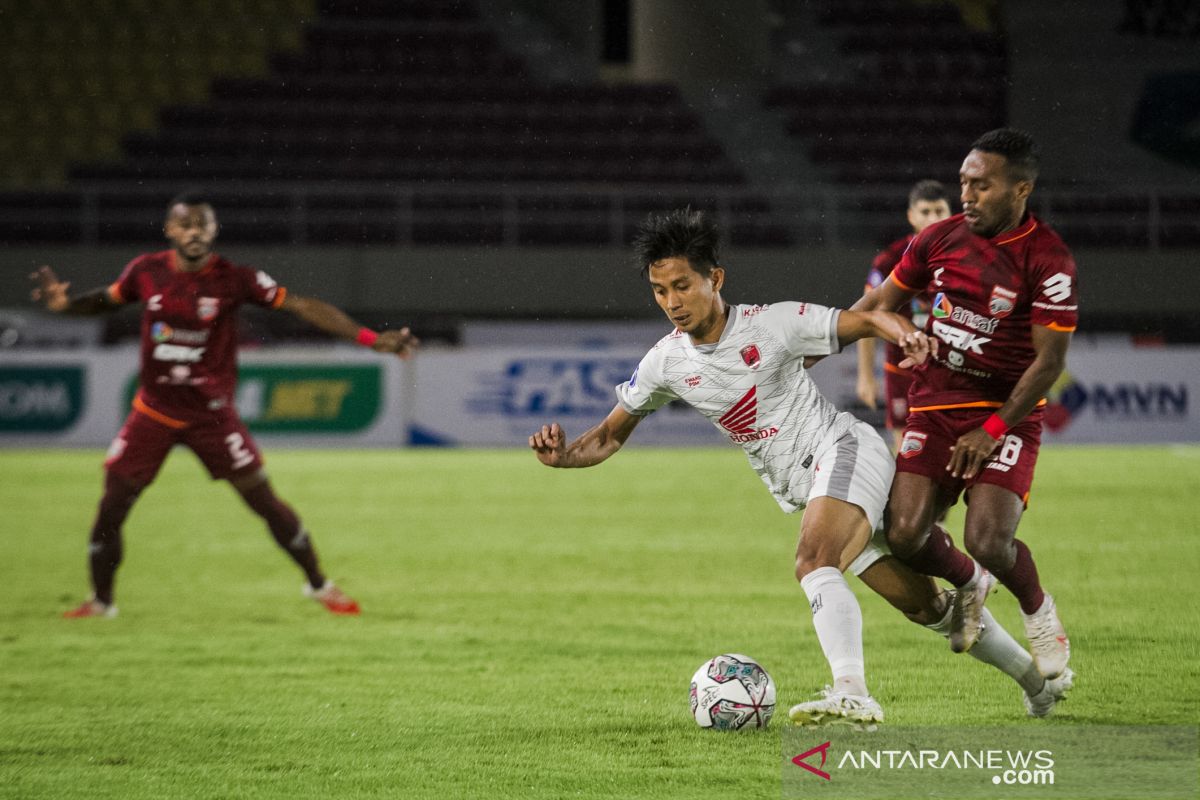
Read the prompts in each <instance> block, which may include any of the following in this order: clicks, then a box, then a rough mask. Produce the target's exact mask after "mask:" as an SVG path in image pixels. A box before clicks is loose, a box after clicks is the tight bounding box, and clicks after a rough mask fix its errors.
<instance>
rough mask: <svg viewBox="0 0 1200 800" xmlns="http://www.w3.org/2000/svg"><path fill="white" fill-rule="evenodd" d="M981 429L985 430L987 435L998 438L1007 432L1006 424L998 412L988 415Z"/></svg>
mask: <svg viewBox="0 0 1200 800" xmlns="http://www.w3.org/2000/svg"><path fill="white" fill-rule="evenodd" d="M983 429H984V431H986V432H987V435H988V436H990V437H992V438H993V439H999V438H1000V437H1001V436H1003V435H1004V434H1006V433H1008V425H1007V424H1006V423H1005V422H1004V420H1002V419H1000V415H999V414H992V415H991V416H990V417H988V418H987V420H986V421H985V422H984V423H983Z"/></svg>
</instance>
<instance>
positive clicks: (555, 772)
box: [0, 446, 1200, 800]
mask: <svg viewBox="0 0 1200 800" xmlns="http://www.w3.org/2000/svg"><path fill="white" fill-rule="evenodd" d="M268 457H269V463H268V466H269V468H270V471H271V474H272V477H273V479H274V482H275V485H276V488H277V489H278V491H279V493H280V494H281V496H283V497H284V498H285V499H287V500H288V501H289V502H291V503H292V504H293V506H295V507H296V509H297V510H298V512H299V513H300V515H301V517H302V518H303V519H304V521H305V523H306V524H307V526H308V528H309V529H310V530H311V531H312V534H313V536H314V539H315V541H316V544H317V547H318V550H319V552H320V553H321V556H322V560H323V563H324V565H325V567H326V569H327V570H328V572H329V574H330V575H331V576H332V577H333V578H334V579H336V580H337V581H338V582H339V584H340V585H342V586H343V588H345V589H346V590H347V591H348V592H349V593H351V594H352V595H353V596H355V597H356V598H357V599H358V600H359V601H360V602H361V603H362V605H363V608H364V614H363V616H362V617H361V618H359V619H347V618H335V617H333V616H331V615H329V614H327V613H326V612H324V611H323V610H322V609H321V608H319V607H318V606H317V605H316V604H314V603H312V602H311V601H308V600H305V599H303V598H302V597H301V596H300V585H301V582H302V580H301V577H300V574H299V572H298V571H297V570H296V569H295V568H294V567H293V565H292V564H291V562H290V561H288V560H287V559H286V558H285V557H284V555H283V554H282V553H280V552H279V551H278V550H277V549H276V547H275V545H274V544H273V543H272V541H271V539H270V537H269V535H268V534H267V533H266V531H265V529H264V528H263V527H262V526H261V524H260V523H259V522H258V520H257V518H255V517H254V516H252V514H251V513H250V512H249V510H248V509H246V508H244V507H243V506H242V504H241V503H240V501H239V500H238V499H237V497H236V495H235V494H234V493H233V492H232V491H231V490H230V489H229V488H228V487H227V486H225V485H223V484H219V483H211V482H209V481H208V479H207V477H206V476H205V475H204V473H203V471H202V469H201V468H200V466H199V465H198V464H197V462H196V461H195V459H194V458H193V457H192V456H191V455H190V454H188V453H186V452H185V451H177V452H176V453H175V454H174V455H173V456H172V457H171V459H169V460H168V463H167V466H166V468H165V469H164V471H163V473H162V475H161V476H160V478H159V480H158V482H157V483H156V484H154V485H153V486H152V487H151V488H150V489H149V490H148V491H147V492H146V494H145V495H144V496H143V497H142V499H141V501H140V502H139V504H138V505H137V507H136V508H135V509H134V512H133V514H132V516H131V518H130V520H129V522H128V524H127V526H126V540H125V541H126V545H125V551H126V557H125V563H124V566H123V568H122V570H121V572H120V574H119V576H118V583H117V598H118V604H119V606H120V608H121V616H120V617H119V618H118V619H116V620H111V621H110V620H80V621H67V620H62V619H59V618H58V614H59V613H60V612H61V611H63V610H64V609H66V608H68V607H69V606H71V605H73V604H74V603H77V602H79V601H80V600H81V599H82V598H83V597H84V595H85V594H86V587H87V577H86V576H87V573H86V561H85V559H86V553H85V549H86V538H87V531H88V528H89V526H90V524H91V520H92V516H93V514H94V510H95V504H96V501H97V500H98V498H99V492H100V482H101V470H100V461H101V454H100V453H99V452H91V451H87V452H54V451H14V450H7V451H4V452H3V453H2V454H0V508H3V510H4V514H3V523H2V525H3V530H4V534H3V537H2V538H0V543H2V545H3V552H4V558H3V564H4V566H3V568H2V571H0V575H2V576H3V586H4V590H5V591H4V593H3V597H4V603H3V604H2V605H0V665H2V669H0V774H2V775H3V779H2V780H0V797H13V798H18V797H19V798H55V799H56V800H57V799H59V798H72V797H80V798H83V797H87V798H104V797H113V798H118V797H119V798H143V797H144V798H164V797H189V798H218V797H221V798H223V797H238V798H242V797H279V798H284V797H286V798H296V797H327V798H346V797H354V798H360V797H362V798H371V797H380V798H382V797H405V798H418V797H428V798H468V797H479V798H493V797H522V798H525V797H529V798H559V797H583V798H601V797H605V798H610V797H611V798H616V797H654V798H659V797H662V798H665V797H679V798H685V797H686V798H695V797H710V796H716V795H721V796H739V797H778V796H779V792H780V782H779V781H780V765H781V758H780V743H779V736H778V733H776V732H775V730H774V729H775V728H776V726H782V725H784V724H786V722H787V721H786V709H787V707H788V705H790V704H792V703H796V702H799V701H802V700H804V699H807V698H808V696H809V695H810V693H811V692H813V691H814V690H816V689H818V688H820V687H821V686H822V685H823V684H824V683H826V682H828V680H829V676H828V674H827V667H826V665H825V663H824V660H823V659H822V658H821V654H820V650H819V647H818V645H817V642H816V638H815V635H814V633H813V631H812V628H811V625H810V623H809V620H808V616H809V614H808V609H807V605H806V602H805V599H804V596H803V593H802V592H801V590H800V588H799V586H798V585H797V584H796V582H795V580H794V578H793V577H792V574H791V571H792V551H793V547H794V544H795V536H796V531H797V530H798V524H799V516H798V515H793V516H787V515H784V514H782V513H780V512H779V510H778V508H777V507H776V506H775V504H774V502H773V501H772V500H771V498H770V497H769V496H768V494H767V493H766V491H765V490H764V489H763V487H762V485H761V483H760V482H759V481H758V479H757V478H756V477H755V476H754V474H753V473H752V472H751V471H750V470H749V469H748V468H747V466H746V464H745V461H744V458H743V457H742V456H741V454H740V453H738V452H737V451H736V450H733V449H732V448H730V449H719V450H674V451H669V450H645V449H642V450H639V449H636V448H631V449H630V450H628V451H626V452H624V453H621V454H620V455H618V456H617V457H616V458H615V459H614V460H612V461H610V462H609V463H607V464H605V465H603V466H601V467H598V468H594V469H591V470H578V471H553V470H549V469H546V468H544V467H542V466H541V465H539V464H537V463H536V461H535V459H534V458H533V457H532V456H531V455H529V454H528V453H526V452H522V451H512V452H477V451H425V452H422V451H402V452H382V451H371V452H347V451H323V452H314V451H286V450H279V449H275V450H271V449H270V447H269V446H268ZM1038 473H1039V474H1038V478H1037V481H1036V483H1035V486H1034V497H1033V505H1032V506H1031V508H1030V511H1029V512H1028V514H1027V516H1026V518H1025V520H1024V522H1023V524H1022V528H1021V537H1022V538H1023V539H1024V540H1025V541H1027V542H1028V543H1029V544H1030V546H1031V548H1032V549H1033V551H1034V554H1035V556H1036V558H1037V560H1038V566H1039V568H1040V570H1041V574H1042V576H1043V582H1044V584H1045V585H1046V586H1047V588H1048V589H1049V590H1050V591H1052V592H1053V593H1054V594H1055V596H1056V597H1057V599H1058V603H1059V607H1060V609H1061V612H1062V615H1063V618H1064V621H1065V623H1066V625H1067V628H1068V630H1069V632H1070V634H1071V639H1072V645H1073V649H1074V654H1073V659H1072V664H1073V666H1074V668H1075V670H1076V671H1077V673H1078V681H1077V688H1076V690H1075V691H1074V693H1073V694H1072V696H1071V698H1070V700H1069V702H1067V703H1066V704H1065V705H1063V706H1061V707H1060V710H1059V713H1058V714H1057V715H1056V716H1055V717H1054V718H1052V719H1050V720H1041V721H1038V720H1026V719H1025V718H1024V716H1023V713H1024V712H1023V708H1022V706H1021V703H1020V695H1019V692H1018V690H1017V689H1016V687H1015V685H1013V684H1012V683H1011V682H1010V681H1009V680H1008V679H1007V678H1005V677H1004V676H1002V675H1001V674H1000V673H998V672H995V671H994V670H990V669H989V668H986V667H984V666H983V665H981V664H979V663H978V662H975V661H974V660H972V659H969V658H967V657H956V656H953V655H952V654H951V653H950V652H949V651H948V649H947V648H946V645H945V644H944V642H943V641H942V640H940V639H938V638H936V637H934V636H933V635H932V634H930V633H929V632H928V631H925V630H922V629H920V628H917V627H916V626H914V625H912V624H910V623H908V622H906V621H905V620H904V619H903V618H902V617H901V616H900V615H898V614H897V613H896V612H894V611H892V610H891V609H890V608H888V607H887V606H886V605H885V604H884V603H883V602H882V601H880V600H879V599H878V598H876V597H875V596H874V595H872V594H870V593H869V592H868V591H866V590H865V588H864V587H863V586H862V585H861V584H859V583H858V582H856V581H853V580H852V582H851V585H852V586H854V588H855V591H856V592H857V593H858V595H859V597H860V599H861V600H862V603H863V612H864V616H865V639H866V654H867V666H868V681H869V682H870V685H871V687H872V690H873V693H874V694H875V696H876V697H877V698H879V700H880V701H881V702H882V703H883V706H884V708H885V710H886V712H887V715H888V724H889V725H892V724H894V725H921V724H937V725H945V724H963V725H970V726H977V725H994V724H1018V725H1024V724H1027V725H1031V726H1061V725H1073V724H1077V723H1081V722H1095V723H1118V724H1124V723H1137V724H1146V723H1175V724H1180V723H1182V724H1189V725H1192V724H1196V723H1197V722H1198V721H1200V702H1198V697H1197V695H1198V693H1197V690H1196V685H1195V674H1194V672H1195V665H1196V664H1197V661H1198V657H1197V656H1198V650H1200V647H1198V644H1197V643H1198V641H1200V635H1198V633H1197V627H1198V625H1197V623H1198V622H1200V611H1198V609H1200V582H1198V581H1197V580H1196V576H1197V574H1200V569H1198V568H1200V545H1197V543H1196V538H1195V537H1196V508H1197V500H1196V497H1197V492H1198V491H1200V449H1197V448H1182V447H1176V448H1149V447H1147V448H1137V449H1132V448H1129V449H1101V448H1080V449H1069V448H1061V447H1060V448H1054V447H1051V448H1048V449H1047V450H1044V451H1043V453H1042V458H1041V463H1040V464H1039V466H1038ZM951 522H952V524H951V527H952V529H956V528H958V527H959V525H958V521H957V518H955V517H952V518H951ZM989 605H990V607H991V608H992V609H993V611H994V612H995V614H996V616H997V617H998V618H999V619H1000V620H1001V622H1002V623H1003V624H1005V625H1006V626H1008V627H1009V629H1010V630H1011V631H1013V633H1014V634H1016V635H1018V638H1019V639H1021V638H1022V637H1021V635H1020V631H1021V628H1020V623H1019V618H1018V615H1017V608H1016V604H1015V602H1014V601H1013V599H1012V597H1011V595H1009V594H1008V593H1007V592H1005V591H1001V592H1000V593H998V594H996V595H993V597H992V599H991V600H990V601H989ZM730 651H734V652H744V653H747V654H749V655H751V656H753V657H754V658H757V659H758V660H759V661H761V662H762V663H763V664H764V665H765V666H766V667H767V669H768V670H769V671H770V672H771V673H772V675H773V676H774V677H775V680H776V682H777V683H778V686H779V692H780V698H779V700H780V708H779V710H778V712H777V715H776V720H775V722H774V723H773V725H772V730H769V731H767V732H756V733H739V734H720V733H714V732H710V731H703V730H700V729H698V728H697V727H696V726H695V724H694V723H693V722H692V720H691V717H690V715H689V713H688V707H687V689H688V680H689V678H690V676H691V674H692V672H693V671H694V670H695V668H696V667H697V666H698V665H699V664H700V663H701V662H703V661H704V660H706V659H707V658H709V657H710V656H712V655H715V654H717V653H721V652H730Z"/></svg>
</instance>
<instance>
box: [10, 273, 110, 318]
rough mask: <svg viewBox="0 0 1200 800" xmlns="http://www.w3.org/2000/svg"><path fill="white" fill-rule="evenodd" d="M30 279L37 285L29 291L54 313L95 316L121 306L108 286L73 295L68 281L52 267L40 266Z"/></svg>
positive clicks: (38, 301)
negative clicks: (69, 291) (69, 293)
mask: <svg viewBox="0 0 1200 800" xmlns="http://www.w3.org/2000/svg"><path fill="white" fill-rule="evenodd" d="M29 279H30V280H31V281H33V282H34V283H35V284H36V285H35V286H34V288H33V291H31V292H30V293H29V296H30V298H32V299H33V301H34V302H35V303H41V304H42V307H43V308H45V309H46V310H47V311H50V312H52V313H54V314H68V315H71V316H93V315H95V314H106V313H108V312H110V311H115V310H117V309H118V308H120V307H121V304H120V303H117V302H115V301H114V300H113V298H112V295H111V294H109V291H108V289H107V288H103V289H93V290H92V291H90V292H85V293H83V294H81V295H77V296H75V297H71V296H70V295H68V294H67V290H68V289H69V288H71V284H70V282H68V281H61V280H59V279H58V276H57V275H55V274H54V270H52V269H51V268H50V267H46V266H42V267H38V268H37V270H36V271H34V272H33V273H32V274H30V276H29Z"/></svg>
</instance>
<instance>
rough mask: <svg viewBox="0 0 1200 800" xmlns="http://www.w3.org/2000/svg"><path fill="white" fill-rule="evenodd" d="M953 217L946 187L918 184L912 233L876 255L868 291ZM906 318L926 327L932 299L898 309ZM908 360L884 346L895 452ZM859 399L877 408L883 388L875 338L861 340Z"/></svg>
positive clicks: (912, 196)
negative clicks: (920, 237) (913, 245)
mask: <svg viewBox="0 0 1200 800" xmlns="http://www.w3.org/2000/svg"><path fill="white" fill-rule="evenodd" d="M948 216H950V196H949V195H948V194H947V193H946V187H945V186H943V185H942V184H941V183H939V182H938V181H931V180H925V181H918V182H917V183H916V184H915V185H914V186H913V187H912V189H911V190H909V193H908V214H907V217H908V224H909V225H910V226H912V233H910V234H908V235H907V236H902V237H900V238H899V239H897V240H896V241H894V242H892V243H891V244H889V245H888V246H887V248H886V249H884V250H883V252H881V253H879V254H878V255H876V256H875V259H874V260H873V261H872V262H871V271H870V272H868V273H867V285H866V289H865V290H864V291H866V292H869V291H871V290H872V289H874V288H875V287H876V286H879V285H880V284H881V283H883V282H884V281H885V280H887V276H888V275H890V274H891V272H892V269H893V268H894V267H895V266H896V265H897V264H899V263H900V257H901V256H903V255H904V251H905V250H907V249H908V245H909V243H910V242H912V240H913V237H914V236H916V235H917V234H918V233H920V232H921V231H923V230H925V229H926V228H928V227H929V226H930V225H932V224H933V223H935V222H941V221H942V220H944V219H945V218H946V217H948ZM897 312H898V313H899V314H901V315H902V316H905V317H908V318H909V319H911V320H912V321H913V324H914V325H916V326H917V328H919V329H924V328H925V321H926V319H928V317H929V298H928V297H926V296H925V295H923V294H922V295H917V296H916V297H914V298H913V299H912V301H911V302H910V303H909V304H908V305H907V306H903V307H901V308H899V309H897ZM903 360H904V351H903V350H901V349H900V348H898V347H896V346H895V345H893V344H891V343H890V342H889V343H886V344H885V345H884V359H883V408H884V412H885V413H884V418H885V419H886V420H887V429H888V430H889V431H891V432H892V452H896V451H897V450H899V449H900V436H901V434H902V433H903V431H904V424H905V422H906V421H907V419H908V387H909V386H911V385H912V370H909V369H905V368H904V367H901V366H900V362H901V361H903ZM856 392H857V394H858V399H859V400H860V401H862V403H863V405H865V406H866V407H867V408H875V405H876V403H877V400H876V398H877V397H878V395H879V388H878V386H877V384H876V381H875V339H873V338H867V339H859V340H858V384H857V387H856Z"/></svg>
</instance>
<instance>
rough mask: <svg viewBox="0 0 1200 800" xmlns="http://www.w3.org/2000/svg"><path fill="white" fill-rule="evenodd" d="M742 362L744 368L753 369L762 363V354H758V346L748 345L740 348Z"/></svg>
mask: <svg viewBox="0 0 1200 800" xmlns="http://www.w3.org/2000/svg"><path fill="white" fill-rule="evenodd" d="M742 361H745V362H746V366H747V367H750V368H751V369H754V368H755V367H757V366H758V365H759V362H761V361H762V354H760V353H759V352H758V345H756V344H748V345H746V346H745V347H743V348H742Z"/></svg>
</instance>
